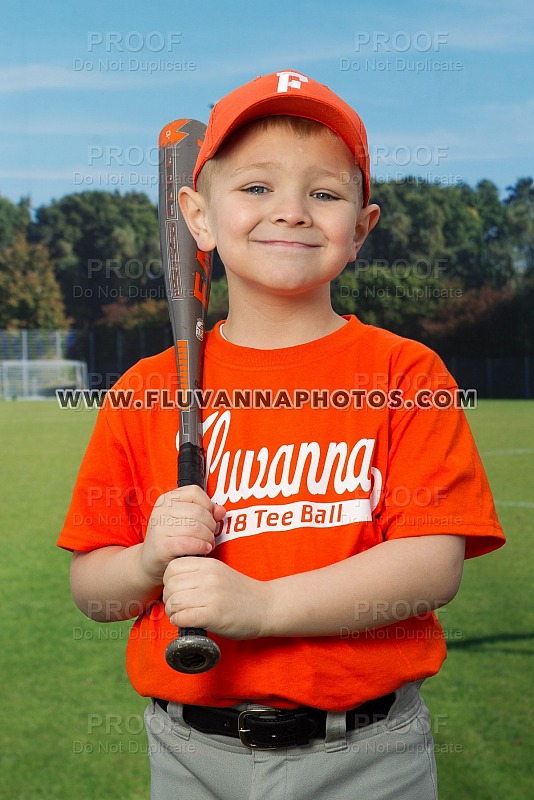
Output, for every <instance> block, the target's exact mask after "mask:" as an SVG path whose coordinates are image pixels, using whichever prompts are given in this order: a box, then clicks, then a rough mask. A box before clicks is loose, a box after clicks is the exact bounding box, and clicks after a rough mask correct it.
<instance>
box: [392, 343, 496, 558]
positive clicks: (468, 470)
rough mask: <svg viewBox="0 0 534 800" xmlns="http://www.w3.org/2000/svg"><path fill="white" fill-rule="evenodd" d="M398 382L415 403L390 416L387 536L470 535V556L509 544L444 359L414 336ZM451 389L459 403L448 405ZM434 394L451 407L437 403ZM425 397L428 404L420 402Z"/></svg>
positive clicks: (399, 363)
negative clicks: (506, 542)
mask: <svg viewBox="0 0 534 800" xmlns="http://www.w3.org/2000/svg"><path fill="white" fill-rule="evenodd" d="M391 385H392V388H398V389H401V391H402V395H403V399H404V400H409V401H411V404H413V407H412V408H406V404H405V403H404V407H403V408H402V409H399V410H394V411H392V414H391V416H390V428H389V448H388V472H387V478H386V481H385V485H384V487H383V493H382V497H381V500H380V504H379V509H380V511H379V515H378V519H379V524H380V525H381V526H382V530H383V536H384V538H385V539H399V538H404V537H407V536H428V535H432V534H456V535H459V536H465V537H466V551H465V557H466V558H472V557H474V556H479V555H483V554H484V553H489V552H491V551H492V550H496V549H497V548H499V547H501V546H502V545H503V544H504V542H505V538H504V534H503V531H502V528H501V526H500V524H499V521H498V519H497V514H496V512H495V507H494V503H493V498H492V495H491V490H490V487H489V483H488V479H487V477H486V474H485V471H484V467H483V466H482V462H481V460H480V456H479V455H478V452H477V448H476V445H475V442H474V439H473V436H472V434H471V431H470V429H469V425H468V423H467V419H466V415H465V412H464V411H463V409H462V408H460V407H457V406H458V405H460V404H459V402H458V398H457V393H456V392H457V389H458V387H457V385H456V383H455V381H454V379H453V377H452V376H451V375H450V373H449V372H448V371H447V369H446V367H445V365H444V364H443V362H442V361H441V360H440V359H439V357H438V356H437V355H436V354H435V353H433V352H432V351H431V350H429V349H428V348H426V347H424V346H423V345H420V344H418V343H416V342H410V343H409V345H408V346H407V347H404V348H403V347H399V348H397V352H396V353H395V354H393V356H392V359H391ZM421 392H422V394H421ZM438 392H439V393H440V394H437V393H438ZM449 394H450V397H451V398H452V403H451V404H450V405H449V406H448V407H445V406H446V405H447V402H448V400H447V397H448V395H449ZM434 399H435V400H436V401H437V400H438V399H439V401H440V402H441V403H442V404H443V406H444V407H442V408H437V407H436V406H435V404H434V402H433V400H434ZM422 400H423V404H424V405H427V404H428V407H424V408H423V407H420V406H421V401H422ZM408 405H410V402H409V403H408ZM379 509H377V511H378V510H379Z"/></svg>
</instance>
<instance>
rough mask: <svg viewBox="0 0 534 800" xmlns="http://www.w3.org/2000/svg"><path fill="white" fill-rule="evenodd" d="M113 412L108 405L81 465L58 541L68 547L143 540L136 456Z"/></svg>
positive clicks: (87, 548) (85, 548)
mask: <svg viewBox="0 0 534 800" xmlns="http://www.w3.org/2000/svg"><path fill="white" fill-rule="evenodd" d="M113 414H114V415H116V414H117V412H113ZM109 416H110V414H109V413H108V412H106V409H105V406H104V407H103V408H102V409H101V410H100V411H99V413H98V417H97V421H96V424H95V428H94V431H93V434H92V437H91V439H90V441H89V445H88V447H87V450H86V452H85V455H84V458H83V461H82V464H81V467H80V471H79V474H78V478H77V480H76V484H75V487H74V491H73V495H72V499H71V503H70V507H69V510H68V512H67V516H66V519H65V523H64V525H63V528H62V530H61V533H60V536H59V539H58V541H57V544H58V546H59V547H63V548H65V549H67V550H79V551H82V552H88V551H90V550H95V549H96V548H99V547H106V546H109V545H122V546H124V547H129V546H130V545H133V544H137V543H138V542H140V541H142V533H141V530H142V526H141V520H140V515H139V506H138V505H137V503H136V490H135V484H134V481H133V478H132V471H131V465H130V460H129V458H128V454H127V452H126V448H125V445H124V443H123V441H121V438H120V436H118V435H117V433H116V432H114V430H113V429H112V426H111V424H110V419H109ZM114 421H115V416H114Z"/></svg>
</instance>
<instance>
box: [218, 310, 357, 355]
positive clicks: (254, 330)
mask: <svg viewBox="0 0 534 800" xmlns="http://www.w3.org/2000/svg"><path fill="white" fill-rule="evenodd" d="M345 323H346V320H345V319H343V317H340V316H339V315H338V314H336V312H335V311H334V310H333V309H332V306H331V305H330V303H328V304H326V303H324V302H321V303H303V302H302V298H300V297H294V298H292V297H285V298H280V297H277V298H273V300H271V302H269V301H268V300H266V299H265V298H264V302H263V303H262V305H261V306H259V307H258V306H257V305H256V304H254V305H245V304H240V306H239V311H234V310H233V308H232V304H231V303H230V308H229V311H228V317H227V319H226V322H225V323H224V337H225V338H226V339H227V340H228V341H229V342H231V343H232V344H237V345H240V346H242V347H253V348H255V349H257V350H277V349H280V348H282V347H295V346H297V345H300V344H306V342H312V341H314V340H315V339H321V338H322V337H323V336H328V335H329V334H330V333H334V331H336V330H338V329H339V328H341V327H342V326H343V325H345Z"/></svg>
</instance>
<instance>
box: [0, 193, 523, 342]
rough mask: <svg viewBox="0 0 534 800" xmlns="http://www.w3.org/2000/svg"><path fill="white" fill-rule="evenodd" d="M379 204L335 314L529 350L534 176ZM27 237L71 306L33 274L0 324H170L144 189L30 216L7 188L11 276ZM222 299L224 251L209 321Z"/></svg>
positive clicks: (5, 226)
mask: <svg viewBox="0 0 534 800" xmlns="http://www.w3.org/2000/svg"><path fill="white" fill-rule="evenodd" d="M372 201H373V202H375V203H378V205H379V206H380V208H381V212H382V213H381V218H380V221H379V223H378V226H377V227H376V228H375V230H374V231H373V232H372V233H371V235H370V236H369V238H368V239H367V241H366V242H365V244H364V245H363V247H362V249H361V251H360V253H359V255H358V260H357V261H356V263H355V264H352V265H349V266H348V267H347V268H346V269H345V271H344V272H343V273H342V274H341V275H340V276H339V278H338V279H337V280H336V281H334V283H333V285H332V300H333V305H334V308H335V309H336V310H337V311H338V312H339V313H342V314H343V313H344V314H346V313H356V314H358V316H359V317H360V318H361V319H362V320H363V321H364V322H368V323H371V324H375V325H379V326H382V327H385V328H389V329H390V330H393V331H395V332H397V333H399V334H401V335H404V336H409V337H413V338H417V339H420V340H422V341H424V342H426V343H427V344H430V345H431V346H433V347H435V348H436V349H438V350H440V352H441V353H442V354H446V353H452V352H454V351H458V349H459V348H460V349H461V350H462V352H466V348H467V351H469V353H470V354H472V355H484V354H487V353H492V354H507V353H511V352H514V353H520V352H523V353H525V354H529V353H531V352H534V343H533V333H532V331H533V328H534V326H533V324H532V313H533V312H532V310H531V309H532V296H533V292H534V289H533V282H534V182H533V180H532V178H520V179H519V180H518V181H517V182H516V184H515V186H511V187H509V188H508V194H507V197H506V198H505V199H504V200H502V199H501V198H500V197H499V192H498V189H497V187H496V186H495V184H493V183H492V182H491V181H489V180H483V181H480V183H478V184H477V186H476V187H474V188H472V187H470V186H468V185H459V186H457V185H454V186H443V185H441V184H438V183H427V182H424V181H421V180H418V179H415V178H410V177H408V178H405V179H404V180H402V181H398V182H395V183H375V184H373V187H372ZM21 239H22V240H24V241H25V242H26V244H27V247H28V248H30V247H34V246H36V245H39V247H40V248H42V249H38V250H35V251H31V256H28V253H29V252H30V251H29V250H28V253H27V254H26V255H27V257H26V263H27V264H30V262H29V261H28V258H30V260H31V259H35V265H36V271H38V270H40V271H41V274H45V273H44V272H43V270H44V263H45V262H46V261H47V260H48V261H49V262H50V265H51V266H52V268H53V272H54V274H55V279H56V281H57V283H58V284H59V287H60V290H61V296H62V302H63V305H64V309H65V313H64V315H63V317H62V313H63V312H61V311H60V309H59V305H58V304H57V302H56V301H54V309H55V310H54V309H52V311H51V313H50V314H49V315H48V317H46V315H45V314H44V311H43V303H44V297H45V295H43V296H42V297H41V298H39V297H37V296H36V295H35V287H34V289H33V292H34V294H33V299H32V300H31V301H30V298H29V295H31V292H32V281H31V280H30V279H29V278H28V286H27V287H25V288H26V290H27V291H26V292H25V297H26V299H25V300H24V301H21V302H19V300H20V297H19V295H22V294H23V292H22V287H20V288H19V289H16V290H15V291H16V294H17V297H18V299H15V300H12V301H11V302H10V303H8V304H6V303H4V305H3V306H2V309H1V314H2V318H1V323H0V324H2V325H6V326H8V327H35V326H37V325H43V324H45V319H46V320H47V321H46V324H52V320H53V319H58V320H59V322H58V323H57V324H58V325H59V326H61V320H62V319H63V320H64V316H65V314H66V316H67V317H70V318H72V320H73V324H74V325H75V326H76V327H78V328H92V327H94V326H98V325H104V326H106V327H116V328H125V329H128V328H142V327H148V326H151V325H154V326H160V325H166V323H167V310H166V301H165V290H164V282H163V276H162V272H161V260H160V249H159V233H158V221H157V209H156V207H155V206H154V205H153V204H152V203H151V201H150V200H149V199H148V197H147V196H146V195H144V194H142V193H137V192H130V193H128V194H125V195H121V194H119V193H118V192H115V193H110V192H89V191H87V192H82V193H79V194H71V195H66V196H65V197H63V198H61V199H60V200H54V201H52V202H51V203H50V204H49V205H46V206H42V207H41V208H39V209H38V210H37V213H36V219H35V221H34V222H32V221H31V219H30V213H29V200H27V199H24V200H21V201H20V203H19V204H17V205H15V204H13V203H10V202H9V201H8V200H6V199H5V198H2V197H0V253H2V259H3V261H2V265H3V266H2V269H3V271H4V275H9V274H10V269H11V270H15V267H16V265H15V258H18V259H19V261H20V258H21V252H20V248H21V247H22V246H23V245H22V244H21ZM13 248H15V249H13ZM17 248H18V249H19V250H18V251H17ZM17 252H18V255H17ZM23 260H24V259H23ZM11 262H12V263H11ZM30 271H31V269H30ZM45 272H46V270H45ZM23 274H27V273H23ZM6 280H7V278H6V277H4V284H3V285H4V286H5V285H7V284H6V283H5V282H6ZM47 281H48V282H49V283H48V284H47V285H50V287H51V286H52V284H51V282H50V278H49V277H48V278H47ZM50 291H51V288H50ZM50 297H52V295H50ZM50 302H52V300H51V301H50ZM37 309H39V310H37ZM226 309H227V287H226V280H225V278H224V275H223V272H222V265H221V263H220V260H218V258H215V259H214V271H213V283H212V292H211V303H210V318H209V319H210V323H211V324H213V322H215V321H216V320H217V319H221V318H222V317H224V316H225V314H226Z"/></svg>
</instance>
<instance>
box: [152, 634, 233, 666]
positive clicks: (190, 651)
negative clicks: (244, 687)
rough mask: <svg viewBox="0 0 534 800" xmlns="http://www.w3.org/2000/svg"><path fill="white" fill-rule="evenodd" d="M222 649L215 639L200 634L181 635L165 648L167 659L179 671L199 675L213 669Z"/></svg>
mask: <svg viewBox="0 0 534 800" xmlns="http://www.w3.org/2000/svg"><path fill="white" fill-rule="evenodd" d="M220 657H221V651H220V650H219V647H218V645H217V644H216V643H215V642H214V641H213V639H208V637H207V636H199V635H185V636H184V635H180V636H178V637H177V638H176V639H174V640H173V641H172V642H171V643H170V644H169V645H167V649H166V650H165V660H166V662H167V664H168V665H169V667H172V669H175V670H176V671H177V672H185V673H187V674H189V675H197V674H199V673H201V672H208V670H210V669H213V667H215V666H216V665H217V664H218V663H219V659H220Z"/></svg>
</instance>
